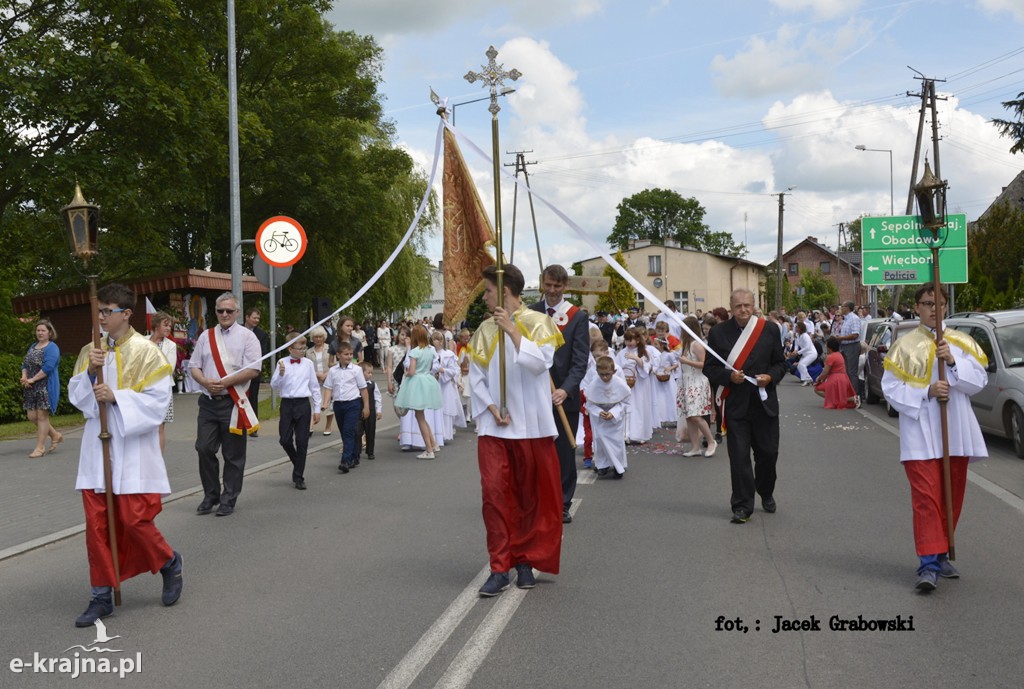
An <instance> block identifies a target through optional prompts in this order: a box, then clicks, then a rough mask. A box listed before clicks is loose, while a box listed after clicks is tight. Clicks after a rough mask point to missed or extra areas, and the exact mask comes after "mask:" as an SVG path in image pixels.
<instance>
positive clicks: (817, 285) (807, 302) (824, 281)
mask: <svg viewBox="0 0 1024 689" xmlns="http://www.w3.org/2000/svg"><path fill="white" fill-rule="evenodd" d="M798 286H799V287H801V288H803V295H801V296H800V297H799V301H800V302H801V303H800V306H802V307H803V308H804V309H823V310H824V309H827V308H828V307H829V306H830V305H832V304H835V303H836V302H837V301H839V290H838V289H837V288H836V286H835V284H833V283H832V281H831V280H829V279H828V278H826V277H825V274H824V273H822V272H821V270H819V269H815V270H810V271H806V272H805V273H804V274H803V276H801V278H800V282H799V283H798Z"/></svg>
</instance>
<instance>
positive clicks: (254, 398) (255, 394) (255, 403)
mask: <svg viewBox="0 0 1024 689" xmlns="http://www.w3.org/2000/svg"><path fill="white" fill-rule="evenodd" d="M262 384H263V374H262V373H260V375H258V376H256V377H255V378H253V379H252V380H250V381H249V389H248V390H247V391H246V393H245V396H246V397H248V398H249V404H251V405H252V410H253V411H254V412H256V416H259V415H260V385H262Z"/></svg>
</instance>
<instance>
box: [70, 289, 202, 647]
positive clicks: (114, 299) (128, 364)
mask: <svg viewBox="0 0 1024 689" xmlns="http://www.w3.org/2000/svg"><path fill="white" fill-rule="evenodd" d="M97 300H98V302H99V315H100V324H101V326H102V328H103V329H104V330H105V331H106V333H107V335H106V337H105V338H104V339H103V341H102V342H101V343H100V347H99V348H93V346H92V344H91V343H90V344H87V345H86V346H85V347H83V348H82V351H81V353H80V354H79V355H78V362H77V363H76V364H75V375H74V377H73V378H71V380H70V381H69V382H68V398H69V399H70V400H71V403H72V404H74V405H75V406H76V407H78V408H79V409H80V410H81V411H82V414H83V415H84V416H85V419H86V422H85V433H84V435H83V436H82V449H81V454H80V455H79V459H78V479H77V481H76V482H75V489H76V490H80V491H81V492H82V502H83V505H84V507H85V546H86V550H87V551H88V554H89V578H90V580H91V583H92V599H91V600H90V602H89V606H88V607H87V608H86V610H85V612H84V613H82V614H81V615H80V616H79V617H78V619H77V620H75V626H77V627H89V626H92V624H93V623H94V622H95V621H96V620H97V619H99V618H101V617H107V616H108V615H110V614H112V613H113V612H114V604H113V601H112V596H111V593H112V588H113V586H114V585H115V584H116V583H119V582H117V580H116V577H115V575H114V562H113V555H112V553H111V550H110V540H109V534H108V531H107V502H106V496H105V491H106V482H105V480H104V471H103V446H102V441H101V440H100V437H99V435H100V416H99V415H100V412H101V409H100V405H101V404H104V405H106V410H105V413H106V419H107V431H108V433H109V434H110V436H111V437H110V441H109V449H110V465H111V489H112V491H113V493H114V505H115V517H116V520H115V524H116V527H115V528H116V531H117V543H118V564H119V574H120V579H121V581H124V580H126V579H130V578H131V577H134V576H136V575H138V574H142V573H143V572H150V573H153V574H156V573H157V572H160V574H161V575H162V576H163V594H162V596H161V600H162V601H163V604H164V605H174V604H175V603H176V602H177V601H178V598H179V597H180V596H181V589H182V579H181V555H179V554H178V553H177V552H175V551H174V550H172V549H171V546H169V545H168V544H167V541H166V540H165V539H164V537H163V535H162V534H161V533H160V531H159V530H158V529H157V528H156V525H155V524H154V523H153V520H154V519H156V515H158V514H160V510H161V502H160V498H161V496H162V495H168V494H170V492H171V486H170V483H169V482H168V480H167V468H166V467H165V466H164V460H163V455H162V454H161V452H160V425H161V424H162V423H163V420H164V416H165V414H166V413H167V405H168V403H169V402H170V400H171V366H170V364H168V363H167V359H165V358H164V355H163V354H162V353H161V352H160V349H159V347H157V346H156V345H155V344H153V343H152V342H150V341H149V340H148V339H147V338H145V337H143V336H142V335H140V334H139V333H137V332H136V331H135V330H134V329H133V328H132V327H131V325H130V324H129V319H130V318H131V315H132V310H133V307H134V306H135V293H134V292H133V291H132V290H130V289H128V288H127V287H125V286H123V285H117V284H112V285H106V286H104V287H101V288H100V289H99V291H98V292H97ZM100 372H102V379H103V382H102V383H100V382H98V374H99V373H100Z"/></svg>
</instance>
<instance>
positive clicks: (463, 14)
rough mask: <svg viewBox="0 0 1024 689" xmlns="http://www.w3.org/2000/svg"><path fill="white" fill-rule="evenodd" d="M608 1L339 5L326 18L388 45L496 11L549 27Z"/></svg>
mask: <svg viewBox="0 0 1024 689" xmlns="http://www.w3.org/2000/svg"><path fill="white" fill-rule="evenodd" d="M606 1H607V0H564V1H562V2H556V3H552V2H549V1H548V0H496V1H495V2H492V3H482V2H479V0H335V1H334V7H333V8H332V9H331V10H329V11H328V12H327V13H326V17H327V19H328V20H329V21H330V22H331V23H332V24H334V26H335V27H336V28H338V29H345V30H348V29H351V30H353V31H357V32H360V33H367V34H373V35H375V36H377V37H378V38H379V39H381V41H382V42H387V40H388V38H389V37H393V36H395V35H401V34H413V33H415V34H428V35H429V34H431V33H434V32H437V31H441V30H443V29H446V28H448V27H449V26H452V25H454V24H457V23H465V22H470V23H472V22H479V21H480V20H481V19H482V18H485V17H490V16H492V15H493V13H494V12H495V10H497V11H498V12H499V13H503V14H506V15H509V16H510V17H511V18H512V19H513V20H514V21H515V22H516V23H517V24H519V25H520V26H521V27H524V28H537V27H542V26H550V25H552V24H557V23H559V22H562V21H566V20H569V19H581V18H584V17H588V16H591V15H593V14H596V13H598V12H600V11H601V10H602V9H603V8H604V5H605V2H606Z"/></svg>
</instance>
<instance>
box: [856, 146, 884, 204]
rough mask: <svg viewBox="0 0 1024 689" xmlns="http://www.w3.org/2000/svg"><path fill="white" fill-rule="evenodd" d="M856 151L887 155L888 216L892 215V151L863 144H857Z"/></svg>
mask: <svg viewBox="0 0 1024 689" xmlns="http://www.w3.org/2000/svg"><path fill="white" fill-rule="evenodd" d="M854 148H856V149H857V150H858V151H874V152H876V153H888V154H889V215H890V216H891V215H894V212H893V209H894V207H893V184H892V149H890V148H868V147H867V146H865V145H864V144H857V145H856V146H854Z"/></svg>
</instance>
